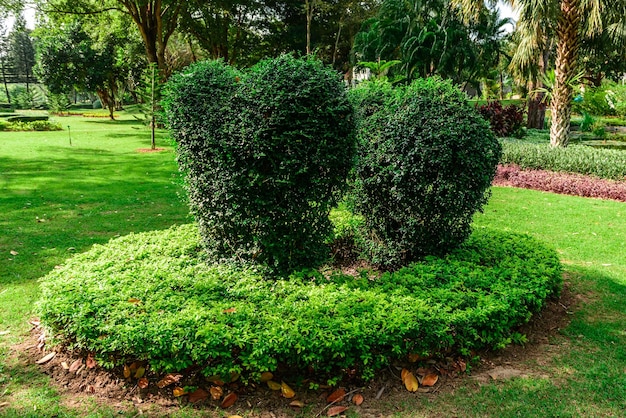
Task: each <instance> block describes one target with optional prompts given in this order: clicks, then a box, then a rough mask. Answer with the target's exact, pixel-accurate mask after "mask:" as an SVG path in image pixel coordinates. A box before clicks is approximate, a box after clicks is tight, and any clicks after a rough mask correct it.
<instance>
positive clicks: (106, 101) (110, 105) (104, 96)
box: [96, 89, 115, 120]
mask: <svg viewBox="0 0 626 418" xmlns="http://www.w3.org/2000/svg"><path fill="white" fill-rule="evenodd" d="M96 94H98V98H100V102H101V103H102V107H106V108H107V109H109V117H110V118H111V120H115V117H114V115H113V112H114V111H115V100H113V98H112V97H111V95H110V94H109V92H108V91H106V90H105V89H101V90H98V91H96Z"/></svg>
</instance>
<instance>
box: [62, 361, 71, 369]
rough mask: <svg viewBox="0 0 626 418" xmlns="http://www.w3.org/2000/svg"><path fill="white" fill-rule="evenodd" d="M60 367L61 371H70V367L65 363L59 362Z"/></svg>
mask: <svg viewBox="0 0 626 418" xmlns="http://www.w3.org/2000/svg"><path fill="white" fill-rule="evenodd" d="M61 367H63V370H69V369H70V366H68V365H67V362H65V361H62V362H61Z"/></svg>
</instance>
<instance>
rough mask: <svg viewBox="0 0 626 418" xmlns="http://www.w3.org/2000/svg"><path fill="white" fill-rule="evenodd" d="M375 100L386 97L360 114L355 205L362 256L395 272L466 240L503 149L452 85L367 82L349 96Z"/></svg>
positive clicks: (434, 81) (358, 100) (433, 81)
mask: <svg viewBox="0 0 626 418" xmlns="http://www.w3.org/2000/svg"><path fill="white" fill-rule="evenodd" d="M362 89H365V90H368V89H372V92H368V91H365V92H363V91H362ZM378 95H380V96H387V98H386V100H385V102H384V105H383V106H378V104H377V105H376V106H377V107H370V108H371V109H373V110H374V112H373V113H371V112H369V111H363V110H360V111H359V112H360V113H359V114H360V115H362V116H363V117H362V119H361V120H360V121H359V137H360V139H359V140H360V142H361V143H360V151H359V161H358V164H357V168H356V176H355V177H356V179H355V192H354V193H355V207H356V210H357V212H359V213H360V214H362V215H363V217H364V218H365V224H366V226H367V228H368V230H369V234H368V235H367V236H366V237H365V245H366V257H367V258H369V259H370V260H371V261H372V262H374V263H376V264H379V265H383V266H386V267H391V268H395V267H397V266H400V265H405V264H406V263H408V262H410V261H413V260H416V259H418V258H419V257H422V256H424V255H428V254H443V253H446V252H448V251H450V250H451V249H453V248H456V247H458V246H459V245H460V244H461V243H462V242H463V241H464V240H465V239H466V238H467V237H468V236H469V234H470V224H471V222H472V216H473V215H474V213H475V212H476V211H478V210H480V209H481V207H482V206H483V205H484V204H485V203H486V202H487V199H488V197H489V192H488V189H489V186H490V185H491V181H492V179H493V177H494V175H495V171H496V165H497V163H498V159H499V157H500V144H499V143H498V141H497V140H496V138H495V137H494V135H493V133H492V132H491V130H490V129H489V124H488V122H486V121H485V120H483V119H482V118H481V117H480V116H479V115H478V114H477V113H476V111H475V110H474V109H472V108H471V107H470V106H469V105H468V104H467V102H466V99H465V96H464V95H463V93H461V92H460V91H459V90H458V89H456V88H455V87H454V86H453V85H452V84H451V83H450V82H444V81H441V80H439V79H434V78H431V79H427V80H416V81H415V82H414V83H413V84H411V85H410V86H409V87H407V88H398V89H396V90H395V91H390V90H389V89H384V88H381V87H380V86H379V85H377V84H369V83H364V84H362V85H361V86H360V87H358V88H356V89H354V90H353V91H351V97H352V98H353V100H354V102H355V105H357V106H359V105H361V106H362V104H363V103H372V102H374V101H373V100H372V97H377V96H378ZM364 98H365V99H364ZM370 113H371V114H370Z"/></svg>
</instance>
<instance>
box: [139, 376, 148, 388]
mask: <svg viewBox="0 0 626 418" xmlns="http://www.w3.org/2000/svg"><path fill="white" fill-rule="evenodd" d="M149 385H150V382H148V379H146V378H145V377H142V378H141V379H139V381H138V382H137V386H139V388H140V389H146V388H147V387H148V386H149Z"/></svg>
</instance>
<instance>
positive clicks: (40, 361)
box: [35, 351, 57, 364]
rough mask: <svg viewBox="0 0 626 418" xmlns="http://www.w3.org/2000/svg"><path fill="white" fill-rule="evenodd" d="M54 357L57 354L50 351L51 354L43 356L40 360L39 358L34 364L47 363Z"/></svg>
mask: <svg viewBox="0 0 626 418" xmlns="http://www.w3.org/2000/svg"><path fill="white" fill-rule="evenodd" d="M56 355H57V353H56V352H54V351H52V352H51V353H48V354H46V355H45V356H43V357H42V358H40V359H39V360H37V361H36V362H35V363H37V364H44V363H47V362H49V361H50V360H52V359H53V358H54V356H56Z"/></svg>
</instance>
